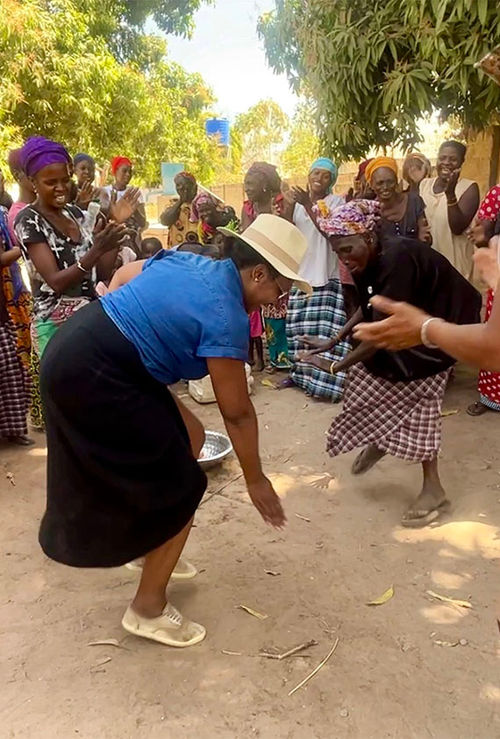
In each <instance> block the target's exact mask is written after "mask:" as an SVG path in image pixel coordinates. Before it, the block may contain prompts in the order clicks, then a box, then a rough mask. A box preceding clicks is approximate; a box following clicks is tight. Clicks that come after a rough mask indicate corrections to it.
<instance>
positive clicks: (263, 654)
mask: <svg viewBox="0 0 500 739" xmlns="http://www.w3.org/2000/svg"><path fill="white" fill-rule="evenodd" d="M317 643H318V642H317V641H315V640H314V639H310V640H309V641H306V642H304V644H299V645H298V646H297V647H293V649H289V650H288V651H287V652H283V653H282V654H272V652H259V657H267V658H268V659H286V658H287V657H291V656H292V655H294V654H297V652H301V651H302V650H303V649H309V647H315V646H316V645H317Z"/></svg>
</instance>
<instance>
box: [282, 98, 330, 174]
mask: <svg viewBox="0 0 500 739" xmlns="http://www.w3.org/2000/svg"><path fill="white" fill-rule="evenodd" d="M319 149H320V145H319V139H318V136H317V133H316V128H315V125H314V109H313V107H312V105H311V104H310V103H302V104H300V105H299V106H298V108H297V110H296V112H295V115H294V117H293V120H292V123H291V127H290V134H289V138H288V144H287V147H286V149H285V150H284V151H283V153H282V155H281V166H280V172H281V174H282V175H283V176H284V177H304V176H305V175H306V174H307V173H308V171H309V168H310V166H311V163H312V162H313V161H314V159H316V158H317V156H318V154H319Z"/></svg>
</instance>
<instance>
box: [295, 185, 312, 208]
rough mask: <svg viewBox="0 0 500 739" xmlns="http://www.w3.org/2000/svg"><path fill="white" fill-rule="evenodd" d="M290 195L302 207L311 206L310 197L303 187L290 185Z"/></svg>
mask: <svg viewBox="0 0 500 739" xmlns="http://www.w3.org/2000/svg"><path fill="white" fill-rule="evenodd" d="M292 197H293V199H294V200H295V202H296V203H300V204H301V205H303V206H304V208H307V207H309V208H310V207H311V206H312V202H311V197H310V195H309V193H308V191H307V190H304V188H303V187H298V186H295V187H292Z"/></svg>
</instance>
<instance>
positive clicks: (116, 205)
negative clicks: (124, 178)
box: [109, 187, 141, 223]
mask: <svg viewBox="0 0 500 739" xmlns="http://www.w3.org/2000/svg"><path fill="white" fill-rule="evenodd" d="M140 197H141V191H140V190H139V188H138V187H129V188H127V190H125V192H124V193H123V196H122V197H121V198H120V200H118V201H117V193H116V190H113V191H112V193H111V200H110V204H109V217H110V218H111V219H112V220H113V221H116V223H125V221H128V219H129V218H130V217H131V216H132V215H133V214H134V213H135V211H136V209H137V206H138V205H139V200H140Z"/></svg>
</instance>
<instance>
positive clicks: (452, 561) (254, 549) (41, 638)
mask: <svg viewBox="0 0 500 739" xmlns="http://www.w3.org/2000/svg"><path fill="white" fill-rule="evenodd" d="M260 379H261V378H259V377H258V379H257V386H256V395H255V405H256V408H257V411H258V415H259V421H260V427H261V446H262V452H263V459H264V463H265V467H266V470H267V471H268V473H269V475H270V476H271V477H272V479H273V481H274V482H275V485H276V488H277V490H278V491H279V493H280V495H281V496H282V497H283V500H284V505H285V507H286V511H287V515H288V526H287V529H286V531H285V532H283V533H282V532H279V533H277V532H275V531H274V530H272V529H270V528H268V527H266V526H265V525H264V523H263V522H262V521H261V520H260V518H259V516H258V515H257V513H256V511H255V510H254V509H253V507H252V506H251V504H250V503H249V500H248V498H247V497H246V494H245V491H244V486H243V483H242V480H241V478H240V477H238V476H239V474H240V471H239V467H238V464H237V462H236V461H235V459H234V458H231V459H230V460H229V461H228V462H227V463H226V464H225V465H224V466H223V467H221V468H220V469H219V470H218V471H216V472H214V473H211V475H210V485H209V490H208V492H207V494H206V497H205V499H204V502H203V504H202V507H201V509H200V511H199V513H198V515H197V519H196V528H195V529H194V531H193V533H192V536H191V538H190V541H189V542H188V546H187V555H188V557H189V559H191V560H192V561H193V562H194V563H195V564H196V565H197V566H198V568H199V569H200V574H199V576H198V577H197V578H196V580H194V581H192V582H191V583H189V584H175V585H173V586H172V587H171V599H172V601H173V603H175V604H176V605H177V606H178V607H179V608H180V609H181V610H182V611H183V612H185V614H186V615H188V616H189V617H191V618H194V619H195V620H199V621H200V622H201V623H203V624H204V625H205V626H206V627H207V630H208V636H207V639H206V640H205V641H204V642H203V643H202V644H201V645H199V646H196V647H194V648H191V649H185V650H175V649H169V648H168V647H163V646H161V645H157V644H154V643H152V642H148V641H146V640H141V639H138V638H135V637H133V636H131V635H127V634H126V632H124V631H123V630H122V628H121V626H120V620H121V617H122V614H123V612H124V610H125V607H126V605H127V603H128V602H129V601H130V599H131V597H132V595H133V592H134V584H135V581H136V575H135V574H134V573H133V572H130V571H128V570H126V569H125V568H119V569H112V570H96V571H91V570H75V569H70V568H67V567H64V566H61V565H58V564H56V563H54V562H51V561H49V560H48V559H47V558H45V557H44V555H43V554H42V552H41V550H40V548H39V546H38V543H37V527H38V522H39V519H40V515H41V513H42V510H43V507H44V464H45V455H46V449H45V447H44V443H43V437H41V436H38V443H37V446H36V448H34V449H31V450H28V451H26V450H12V449H10V448H9V449H7V448H2V449H1V450H0V496H1V511H2V521H3V524H2V532H3V533H2V541H1V545H0V547H1V552H0V555H1V562H2V565H3V566H2V567H1V573H0V577H1V581H0V643H1V647H0V653H1V662H0V665H1V666H0V671H1V677H2V691H1V696H0V718H1V722H0V725H1V727H2V728H1V729H0V735H1V736H2V737H29V738H30V739H32V738H33V739H34V738H36V739H45V737H48V738H50V739H70V738H71V737H79V738H80V739H101V738H103V739H115V737H116V738H118V737H119V738H120V739H129V738H130V739H158V738H160V737H161V738H164V737H166V738H170V737H172V738H174V737H175V739H191V738H193V739H194V738H196V739H205V738H206V739H209V738H210V739H211V738H212V737H217V738H218V739H220V738H222V739H225V738H226V737H227V738H228V739H229V738H231V739H232V738H235V737H237V738H239V737H245V738H246V737H262V738H265V739H267V738H270V739H271V738H272V739H275V738H280V737H286V738H287V739H295V738H302V737H304V738H307V739H313V738H316V737H318V738H321V739H331V738H335V739H337V738H339V739H343V737H356V738H360V739H371V738H372V737H373V738H374V739H379V738H380V739H382V738H383V737H397V738H398V739H399V738H400V737H401V738H404V739H412V738H413V737H415V738H418V739H420V738H423V737H437V738H439V739H448V738H449V739H451V738H453V739H462V738H463V739H474V738H476V737H477V738H483V737H485V738H490V737H498V736H500V718H499V708H500V670H499V661H498V645H499V633H498V628H497V624H496V616H497V615H498V613H499V609H498V599H497V596H498V592H499V591H498V558H499V557H500V541H499V531H500V528H499V526H500V436H499V434H498V429H499V423H500V418H498V416H497V415H496V414H494V413H490V414H487V415H485V416H483V417H482V418H480V419H473V418H470V417H469V416H467V415H466V414H465V407H466V405H467V403H468V402H470V401H471V399H474V375H473V374H472V373H470V372H466V371H465V370H459V372H458V374H457V378H456V380H455V381H454V383H453V385H452V386H451V388H450V389H449V391H448V392H447V395H446V400H445V409H448V410H454V409H460V412H459V413H458V414H455V415H449V416H447V417H446V418H444V419H443V426H444V443H443V452H442V459H441V470H442V478H443V482H444V484H445V486H446V488H447V490H448V492H449V495H450V497H451V499H452V501H453V508H452V511H451V513H450V515H449V517H448V518H446V519H443V520H442V522H440V523H439V524H438V525H433V526H431V527H429V528H426V529H424V530H407V529H403V528H402V527H401V526H400V525H399V521H400V517H401V514H402V513H403V511H404V509H405V507H406V506H407V505H408V503H409V502H410V500H411V499H412V496H413V495H414V494H415V493H416V491H417V489H418V486H419V483H420V469H419V467H418V465H409V464H405V463H403V462H401V461H399V460H394V459H384V460H382V462H381V463H380V464H379V466H378V467H377V468H376V469H374V470H373V471H372V472H370V473H369V474H368V475H366V476H365V477H364V478H361V479H353V478H352V477H351V476H350V474H349V467H350V464H351V462H352V459H353V456H354V454H350V455H346V456H344V457H342V458H339V459H336V460H330V459H329V458H328V457H327V456H326V454H325V453H324V441H325V430H326V428H327V427H328V424H329V422H330V420H331V418H332V416H333V415H334V414H336V413H338V412H339V410H340V408H339V406H331V405H329V404H324V403H317V402H314V401H311V400H309V399H307V398H306V397H305V396H304V395H303V394H302V393H301V392H299V391H297V390H286V391H283V392H277V391H275V390H273V389H270V388H267V387H265V386H262V385H261V384H260ZM181 392H182V391H181ZM193 405H194V404H193ZM197 408H198V412H199V415H200V416H201V418H202V419H203V420H204V422H205V424H206V426H207V427H208V428H212V429H216V430H217V429H219V430H222V428H223V426H222V421H221V418H220V416H219V414H218V411H217V408H216V407H214V406H209V407H207V406H205V407H199V406H198V407H197ZM7 473H12V475H13V480H12V481H10V480H9V479H8V477H6V475H7ZM165 474H168V470H165ZM12 482H15V486H14V485H13V484H12ZM305 519H309V520H305ZM266 571H272V572H274V573H278V574H267V573H266ZM391 585H393V586H394V597H393V598H392V599H391V600H389V601H388V602H387V603H385V604H384V605H381V606H379V607H368V606H367V605H366V603H367V601H369V600H372V599H373V598H376V597H377V596H380V595H381V594H382V593H383V592H384V591H385V590H386V589H387V588H389V587H390V586H391ZM428 590H432V591H435V592H437V593H439V594H442V595H446V596H450V597H453V598H459V599H465V600H470V602H471V604H472V608H463V607H459V606H456V605H453V604H446V603H444V602H439V601H437V600H435V599H433V598H432V597H430V596H429V595H428V594H427V593H426V591H428ZM241 604H244V605H247V606H249V607H251V608H253V609H255V610H257V611H259V612H261V613H264V614H267V618H266V619H265V620H259V619H258V618H255V617H253V616H252V615H249V614H248V613H246V612H244V611H243V610H241V609H238V608H237V606H238V605H241ZM337 638H338V639H339V642H338V646H337V649H336V651H335V653H334V654H333V656H332V657H331V658H330V660H329V661H328V662H327V664H326V665H325V666H324V667H323V668H322V669H321V670H320V671H319V673H318V674H317V675H316V676H315V677H313V678H312V680H311V681H310V682H309V683H308V684H307V686H305V687H303V688H301V689H300V690H298V691H297V692H296V693H295V694H294V695H292V696H289V695H288V693H289V691H290V690H291V689H292V688H293V687H294V686H295V685H297V684H298V683H299V682H300V681H301V680H302V679H303V678H304V677H305V676H306V675H307V674H308V673H309V672H310V671H311V670H312V669H313V668H314V667H315V666H316V665H317V664H318V663H319V662H320V661H321V660H322V659H323V657H325V655H326V654H327V653H328V652H329V650H330V649H331V647H332V646H333V644H334V642H335V640H336V639H337ZM102 639H116V640H118V642H119V645H120V646H119V647H115V646H111V645H104V646H89V642H92V641H96V640H102ZM310 639H314V640H316V641H317V642H318V644H317V646H313V647H311V648H309V649H308V650H307V651H305V652H304V653H303V654H301V655H297V656H294V657H290V658H288V659H285V660H282V661H278V660H274V659H267V658H263V657H259V652H260V651H261V650H268V651H272V650H273V649H276V650H278V651H280V652H281V651H285V650H287V649H290V648H291V647H294V646H296V645H298V644H300V643H303V642H306V641H308V640H310ZM460 641H462V643H460ZM457 642H458V644H457ZM224 650H225V651H224ZM227 652H230V654H228V653H227Z"/></svg>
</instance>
